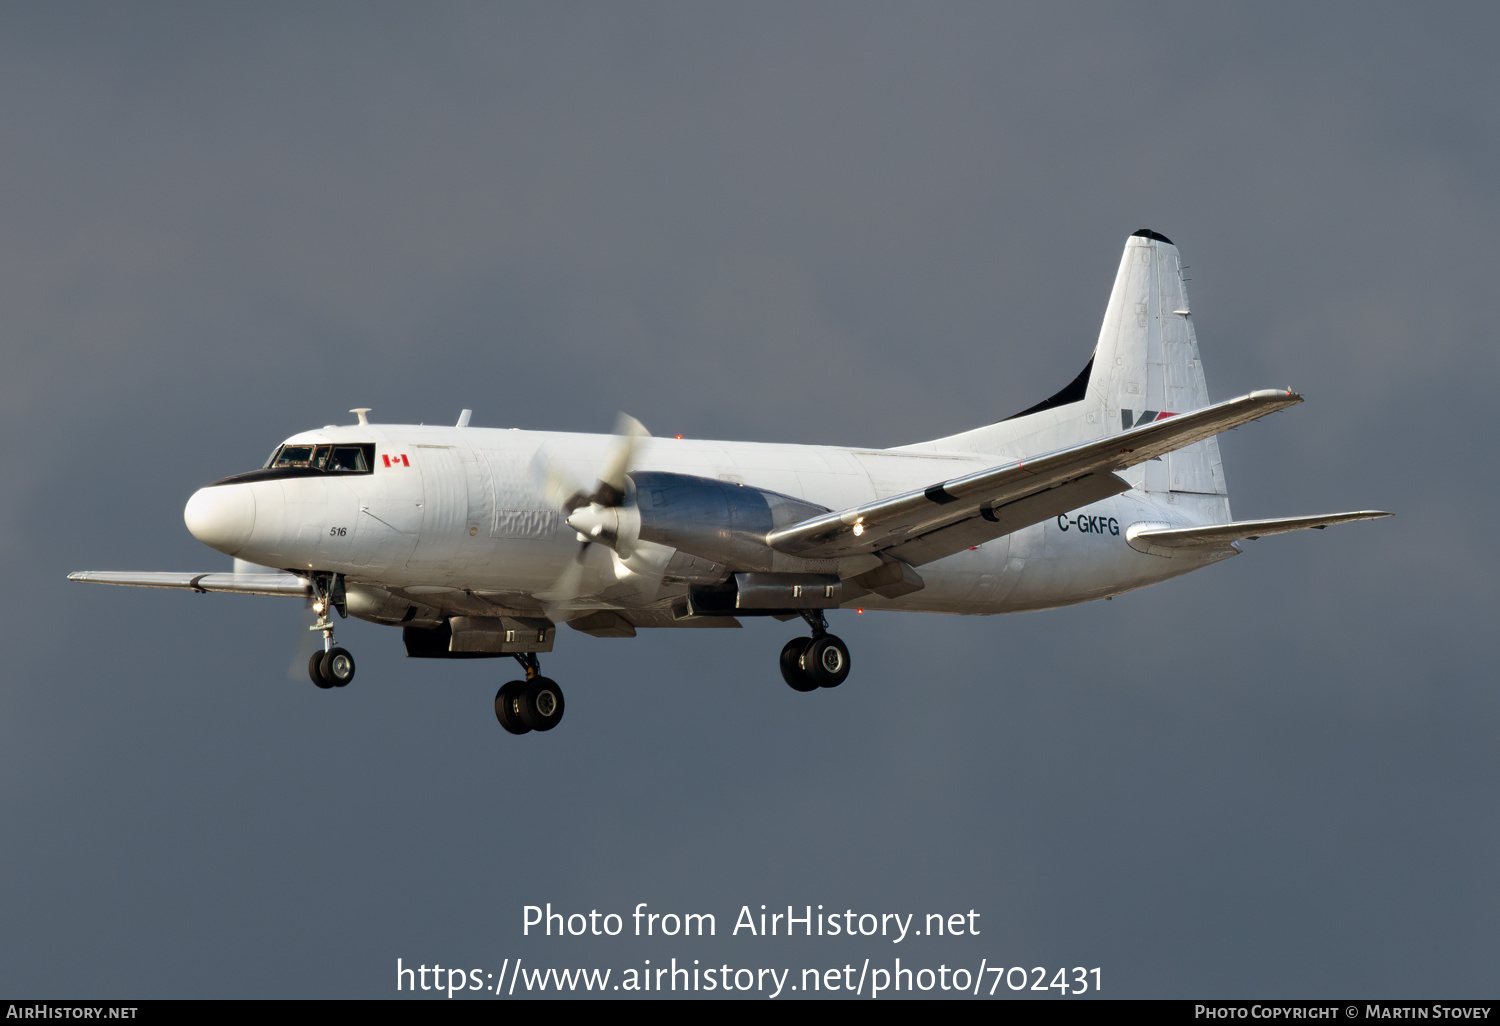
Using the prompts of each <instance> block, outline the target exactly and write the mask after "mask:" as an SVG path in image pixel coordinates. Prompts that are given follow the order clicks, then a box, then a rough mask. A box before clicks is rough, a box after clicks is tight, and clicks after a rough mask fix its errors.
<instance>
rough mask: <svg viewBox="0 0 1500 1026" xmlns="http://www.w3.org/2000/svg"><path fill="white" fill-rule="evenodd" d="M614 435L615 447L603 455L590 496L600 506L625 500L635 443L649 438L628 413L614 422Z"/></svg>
mask: <svg viewBox="0 0 1500 1026" xmlns="http://www.w3.org/2000/svg"><path fill="white" fill-rule="evenodd" d="M615 437H616V443H615V447H614V448H613V449H611V450H610V452H609V455H608V456H607V457H605V460H604V467H603V469H602V470H600V472H599V486H598V487H597V488H596V489H594V494H593V496H592V497H591V501H593V502H597V503H598V504H599V505H601V506H618V505H620V504H621V503H623V502H624V501H625V475H626V474H627V473H628V472H629V471H630V462H631V459H632V458H633V457H634V456H635V449H636V445H637V444H638V443H639V442H640V440H641V439H642V438H650V437H651V432H649V431H647V430H646V426H645V425H644V424H642V423H641V422H640V421H638V420H636V419H635V418H634V417H632V416H630V414H628V413H622V414H620V419H619V420H618V421H616V422H615ZM569 512H572V511H571V510H569Z"/></svg>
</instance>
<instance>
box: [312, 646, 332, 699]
mask: <svg viewBox="0 0 1500 1026" xmlns="http://www.w3.org/2000/svg"><path fill="white" fill-rule="evenodd" d="M307 675H308V676H309V677H310V678H312V682H313V683H314V684H316V685H317V686H318V687H320V688H322V689H323V690H324V691H327V690H328V689H329V688H331V687H333V686H334V684H333V681H331V680H329V679H328V678H327V677H324V676H323V653H322V652H314V653H313V654H312V658H311V659H309V660H308V661H307Z"/></svg>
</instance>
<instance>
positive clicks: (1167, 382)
mask: <svg viewBox="0 0 1500 1026" xmlns="http://www.w3.org/2000/svg"><path fill="white" fill-rule="evenodd" d="M1089 393H1090V395H1091V397H1092V398H1093V399H1094V400H1095V401H1096V402H1097V403H1099V404H1101V405H1102V406H1103V407H1104V416H1105V418H1106V421H1107V423H1108V425H1109V430H1110V431H1112V432H1113V431H1124V430H1127V429H1129V428H1130V427H1132V426H1135V425H1138V424H1142V423H1145V422H1147V421H1152V420H1158V419H1161V418H1163V417H1170V416H1172V415H1173V414H1176V413H1186V412H1187V411H1189V410H1198V409H1202V408H1203V407H1205V406H1207V405H1209V399H1208V385H1207V383H1206V382H1205V380H1204V377H1203V361H1202V359H1201V358H1200V356H1199V354H1198V339H1197V334H1196V333H1195V332H1194V330H1193V318H1192V307H1191V306H1190V305H1189V304H1188V297H1187V287H1186V286H1185V285H1184V283H1183V274H1182V258H1181V257H1180V256H1179V255H1178V252H1177V247H1176V246H1174V245H1172V242H1171V240H1169V239H1168V238H1167V237H1166V236H1164V235H1160V234H1158V233H1156V232H1154V231H1151V230H1150V229H1149V228H1142V229H1141V230H1140V231H1138V232H1136V233H1135V234H1134V235H1132V236H1131V237H1130V238H1129V239H1128V240H1126V243H1125V254H1124V256H1123V257H1122V258H1121V260H1120V270H1119V272H1118V273H1117V274H1116V275H1115V286H1114V289H1113V290H1112V291H1111V293H1110V297H1109V306H1108V307H1107V308H1106V309H1105V311H1104V324H1103V325H1102V326H1101V327H1100V329H1099V344H1098V346H1097V347H1095V350H1094V371H1093V374H1092V375H1091V377H1090V380H1089ZM1136 475H1137V477H1136V479H1135V481H1134V483H1135V484H1136V487H1138V488H1145V489H1146V490H1147V491H1153V492H1167V491H1174V492H1192V493H1198V494H1207V495H1225V494H1227V489H1226V488H1225V486H1224V470H1223V466H1222V464H1221V462H1220V460H1219V445H1218V441H1217V440H1216V439H1213V438H1209V439H1206V440H1204V441H1202V442H1197V443H1194V444H1193V445H1190V446H1188V447H1186V448H1184V449H1178V450H1177V451H1176V452H1173V453H1170V454H1168V455H1167V456H1165V457H1164V458H1162V459H1160V460H1152V461H1150V462H1148V463H1145V464H1143V465H1142V466H1141V468H1139V469H1137V471H1136Z"/></svg>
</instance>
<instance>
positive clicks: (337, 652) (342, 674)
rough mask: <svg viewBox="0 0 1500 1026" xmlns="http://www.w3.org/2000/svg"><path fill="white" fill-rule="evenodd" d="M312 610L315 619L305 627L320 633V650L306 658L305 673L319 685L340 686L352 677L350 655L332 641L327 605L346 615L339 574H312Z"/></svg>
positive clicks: (342, 586)
mask: <svg viewBox="0 0 1500 1026" xmlns="http://www.w3.org/2000/svg"><path fill="white" fill-rule="evenodd" d="M312 589H313V611H314V612H316V613H317V614H318V622H317V623H315V624H313V625H312V626H311V627H309V628H308V630H311V631H321V632H322V633H323V651H321V652H314V653H313V654H312V658H311V659H309V660H308V661H307V675H308V676H309V677H311V678H312V682H313V683H314V684H316V685H317V686H318V687H320V688H324V689H327V688H341V687H344V686H345V685H347V684H348V683H349V682H350V681H351V680H353V679H354V657H353V656H352V655H350V654H349V650H348V649H346V648H339V647H338V646H337V645H335V644H334V642H333V619H332V618H331V617H330V616H329V615H328V611H329V610H330V609H336V610H338V614H339V616H348V615H349V614H348V613H346V612H345V605H344V575H343V574H313V575H312Z"/></svg>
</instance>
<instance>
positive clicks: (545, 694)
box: [495, 652, 563, 734]
mask: <svg viewBox="0 0 1500 1026" xmlns="http://www.w3.org/2000/svg"><path fill="white" fill-rule="evenodd" d="M514 658H515V660H516V662H518V663H520V664H521V668H522V669H523V670H525V671H526V679H525V680H513V681H510V682H508V683H506V684H502V685H501V686H500V690H499V691H497V692H495V719H497V720H499V721H500V726H502V727H504V728H505V729H506V730H507V731H508V732H510V733H512V734H526V733H529V732H530V731H533V730H551V729H552V728H553V727H555V726H557V725H558V724H559V723H561V722H562V718H563V693H562V688H560V687H558V686H557V681H555V680H553V679H552V678H551V677H543V676H542V675H541V664H540V662H539V661H538V660H537V657H536V653H535V652H519V653H515V655H514Z"/></svg>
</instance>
